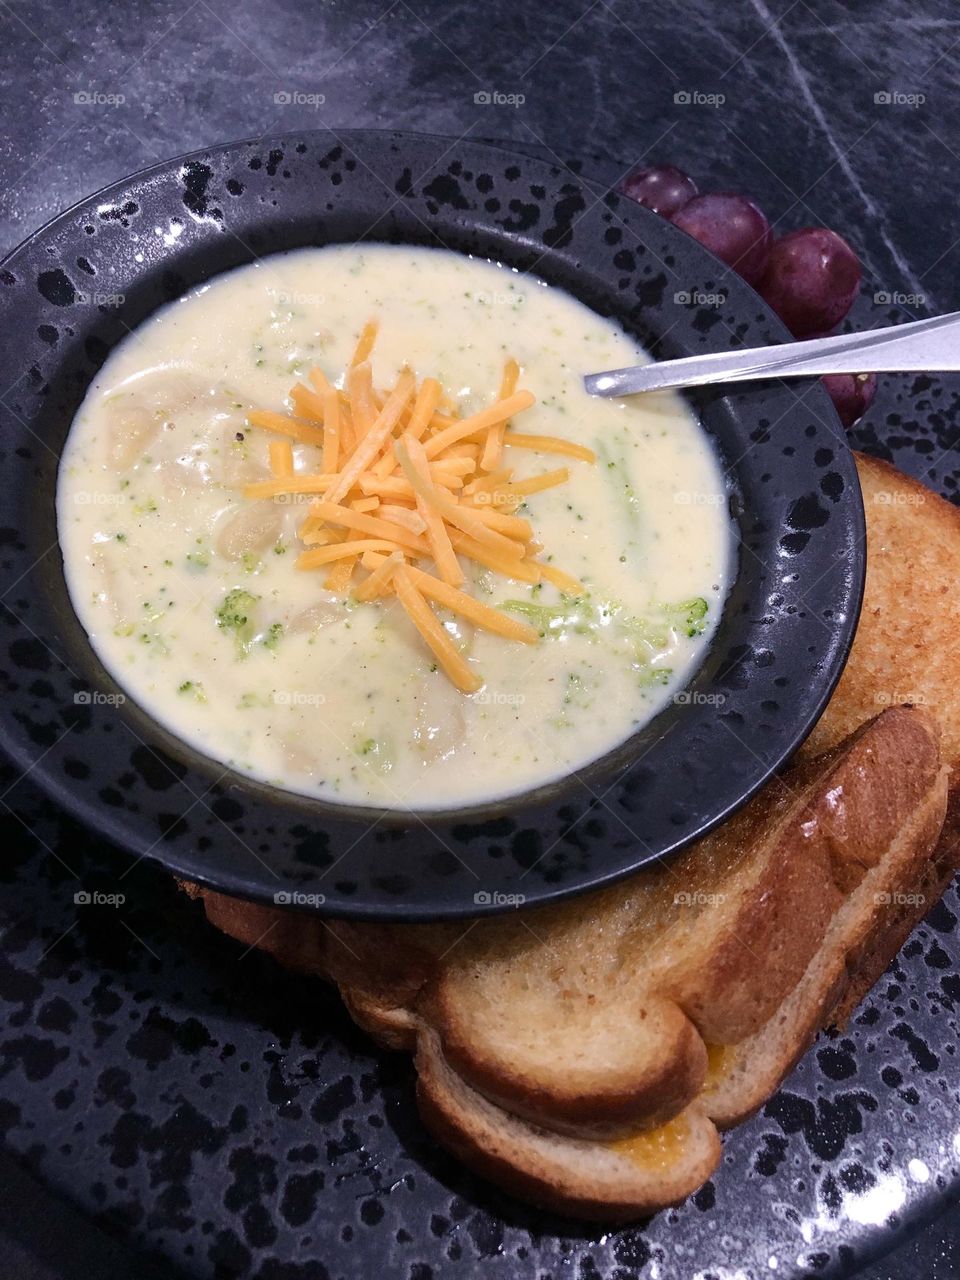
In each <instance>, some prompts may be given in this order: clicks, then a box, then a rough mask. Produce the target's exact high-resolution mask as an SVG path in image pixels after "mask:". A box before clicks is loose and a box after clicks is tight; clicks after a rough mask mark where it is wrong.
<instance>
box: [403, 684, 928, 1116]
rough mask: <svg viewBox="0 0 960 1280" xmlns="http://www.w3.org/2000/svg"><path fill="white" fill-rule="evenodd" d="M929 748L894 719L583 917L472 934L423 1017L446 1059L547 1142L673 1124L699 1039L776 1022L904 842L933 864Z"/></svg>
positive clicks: (902, 712)
mask: <svg viewBox="0 0 960 1280" xmlns="http://www.w3.org/2000/svg"><path fill="white" fill-rule="evenodd" d="M937 738H938V732H937V728H936V724H935V722H933V721H932V720H931V719H930V717H929V716H927V715H926V714H925V713H922V712H919V711H916V710H908V709H905V708H898V709H894V710H891V711H888V712H886V713H884V714H883V715H881V716H879V717H877V718H876V719H875V720H874V721H872V722H871V723H870V724H869V725H867V726H864V727H863V728H862V729H861V730H859V731H858V732H857V733H856V734H854V735H853V736H852V737H851V738H850V739H849V740H848V741H847V742H845V743H844V744H842V745H841V747H839V748H836V749H835V750H834V751H833V752H830V753H828V755H827V756H825V757H824V758H823V759H822V760H820V761H817V762H812V763H807V764H804V765H802V766H799V767H798V768H796V769H794V770H792V771H790V772H789V773H788V774H786V775H785V776H784V778H783V779H782V780H781V781H780V782H778V783H777V784H776V785H775V786H774V787H771V788H768V790H767V792H766V793H765V795H764V797H763V798H762V800H761V801H760V803H755V804H754V805H752V806H749V807H748V809H747V811H746V812H745V813H744V814H743V815H742V816H741V817H739V818H737V819H735V820H734V821H733V822H731V823H729V824H727V826H726V827H725V828H724V829H723V830H722V831H721V832H718V833H716V834H715V835H713V836H710V837H708V838H707V839H706V840H703V841H701V842H700V843H699V844H698V845H697V846H696V848H695V849H692V850H690V851H688V852H687V853H686V854H684V855H681V857H680V858H678V859H675V860H673V861H672V862H671V863H670V864H669V865H667V866H665V867H663V868H662V869H657V870H655V871H644V872H643V873H640V874H638V875H637V876H636V877H634V879H633V880H632V881H631V882H630V884H629V886H628V887H626V888H623V887H617V888H614V889H611V890H607V891H606V892H605V893H604V894H603V895H595V896H594V897H593V899H591V900H590V909H589V910H588V911H586V912H584V911H583V908H582V903H574V904H570V905H561V906H560V907H551V908H547V909H545V910H539V911H532V912H529V913H525V915H524V916H520V917H512V918H510V919H508V920H504V921H502V922H490V923H489V924H487V925H486V926H485V927H481V928H476V929H473V930H472V931H471V932H470V934H469V935H468V936H467V937H465V938H464V939H463V941H462V942H461V943H460V945H459V946H458V947H457V948H456V949H455V950H454V951H453V952H452V953H451V954H450V956H449V957H448V958H447V960H446V962H445V963H444V965H443V966H442V969H441V971H440V973H439V975H438V977H437V979H436V982H435V984H434V986H433V988H432V990H430V991H428V992H427V994H426V996H425V998H424V1000H423V1001H422V1002H421V1004H420V1006H419V1008H420V1011H421V1012H422V1014H423V1016H424V1018H425V1019H426V1020H427V1021H429V1022H430V1023H432V1024H433V1025H434V1026H435V1027H436V1028H437V1030H438V1032H439V1035H440V1039H441V1042H442V1047H443V1053H444V1056H445V1058H446V1060H447V1061H448V1062H449V1063H450V1065H451V1066H453V1067H454V1068H455V1069H456V1070H458V1071H459V1072H460V1073H461V1075H463V1077H464V1078H465V1080H466V1081H467V1082H468V1083H470V1084H471V1085H473V1087H474V1088H476V1089H477V1090H479V1091H480V1092H481V1093H483V1094H485V1095H486V1096H487V1097H488V1098H490V1099H491V1100H492V1101H494V1102H497V1103H499V1104H500V1105H502V1106H504V1107H507V1108H509V1109H510V1110H511V1111H513V1112H515V1113H516V1114H518V1115H521V1116H523V1117H525V1118H527V1119H528V1120H531V1121H533V1122H534V1123H537V1124H540V1125H544V1126H546V1127H548V1128H551V1129H554V1130H556V1131H558V1132H568V1133H575V1134H577V1135H578V1136H588V1135H593V1136H597V1137H601V1138H608V1137H613V1136H616V1135H618V1134H623V1133H628V1132H632V1131H635V1130H636V1129H637V1128H638V1127H640V1126H643V1125H656V1124H659V1123H661V1122H662V1121H663V1120H665V1119H667V1118H669V1117H670V1116H671V1115H674V1114H676V1112H677V1111H678V1110H679V1109H680V1108H682V1107H683V1106H685V1105H686V1104H687V1103H688V1102H690V1101H691V1100H692V1099H693V1098H694V1097H695V1096H696V1094H697V1093H698V1092H699V1090H700V1087H701V1085H702V1083H703V1081H704V1078H705V1075H706V1067H707V1056H706V1050H705V1047H704V1042H706V1043H708V1044H730V1043H735V1042H737V1041H741V1040H743V1039H745V1038H746V1037H748V1036H750V1035H753V1034H754V1033H756V1032H758V1031H759V1030H760V1029H761V1028H762V1027H764V1026H765V1025H766V1024H767V1022H768V1020H769V1019H770V1018H771V1016H772V1015H773V1014H774V1013H775V1012H776V1010H777V1009H778V1008H779V1007H780V1006H781V1004H782V1002H783V1000H784V999H785V997H786V996H787V995H788V994H789V993H790V992H791V991H792V990H793V989H794V988H795V987H796V985H797V983H798V982H799V981H800V980H801V978H802V977H803V975H804V974H805V972H806V970H807V968H808V965H809V964H810V962H811V960H812V959H813V958H814V957H815V956H816V955H817V953H818V951H819V949H820V948H821V947H822V946H823V943H824V940H825V938H826V937H827V936H828V933H829V930H830V928H831V926H832V924H833V922H834V921H835V919H836V918H837V916H838V913H839V912H841V909H842V908H843V907H844V906H845V905H846V903H847V902H848V898H849V895H850V894H851V891H852V890H853V889H855V888H856V887H857V886H858V885H859V884H860V883H861V881H863V880H864V879H866V878H868V877H869V874H870V873H871V871H875V872H876V878H877V880H878V882H879V881H883V882H884V883H886V880H887V879H888V878H889V877H890V876H891V875H892V874H894V871H893V867H892V864H891V857H892V851H893V850H895V849H898V848H899V846H898V845H897V843H896V842H897V841H898V839H900V838H901V836H902V840H903V845H902V848H903V851H904V854H905V856H907V855H909V856H912V857H913V858H914V859H920V860H925V859H926V858H927V857H928V855H929V854H930V851H931V849H932V848H933V846H934V844H935V843H936V838H937V835H938V834H939V830H940V826H941V825H942V822H943V815H944V812H945V808H946V773H945V771H944V770H942V769H941V765H940V758H939V750H938V745H937ZM841 799H842V803H841V802H840V801H841ZM921 810H922V811H923V812H924V813H925V814H929V821H928V823H927V824H926V825H924V826H922V829H921V828H919V827H917V826H916V825H915V820H916V815H917V814H918V812H920V811H921ZM931 824H932V825H934V826H935V829H933V830H930V829H929V827H930V825H931ZM912 871H913V874H914V875H916V874H918V873H917V869H916V866H915V865H914V866H913V867H912ZM897 884H899V881H898V882H897ZM678 886H683V888H679V887H678ZM889 891H890V892H891V893H894V892H895V891H896V886H895V885H891V886H890V889H889ZM878 892H879V890H878ZM857 918H858V919H859V918H860V917H859V916H858V917H857ZM842 936H844V937H845V936H846V935H845V934H843V935H842ZM761 975H762V980H758V978H760V976H761Z"/></svg>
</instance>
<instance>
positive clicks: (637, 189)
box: [620, 164, 697, 218]
mask: <svg viewBox="0 0 960 1280" xmlns="http://www.w3.org/2000/svg"><path fill="white" fill-rule="evenodd" d="M620 190H621V191H622V192H623V194H624V195H625V196H629V197H630V199H631V200H636V202H637V204H642V205H643V207H644V208H645V209H652V210H653V212H654V213H659V214H660V216H661V217H663V218H672V217H673V215H674V214H675V213H676V212H677V211H678V210H679V209H682V208H683V206H684V205H685V204H687V203H688V202H689V201H690V200H692V199H693V197H694V196H695V195H696V194H697V184H696V183H695V182H694V180H693V179H692V178H691V177H688V175H687V174H685V173H684V172H683V170H682V169H678V168H676V167H675V166H674V165H672V164H661V165H657V166H656V167H655V168H652V169H634V171H633V173H630V174H628V175H627V177H626V178H624V180H623V182H622V183H621V184H620Z"/></svg>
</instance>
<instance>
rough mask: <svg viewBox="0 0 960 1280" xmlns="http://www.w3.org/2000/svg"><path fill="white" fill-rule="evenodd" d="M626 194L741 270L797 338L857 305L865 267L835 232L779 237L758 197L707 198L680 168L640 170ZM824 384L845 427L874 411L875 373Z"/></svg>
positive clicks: (824, 328)
mask: <svg viewBox="0 0 960 1280" xmlns="http://www.w3.org/2000/svg"><path fill="white" fill-rule="evenodd" d="M621 191H622V192H623V194H624V195H627V196H629V197H630V198H631V199H632V200H636V202H637V203H638V204H642V205H643V206H644V208H646V209H652V210H653V212H654V213H658V214H660V216H661V217H663V218H669V220H670V221H671V222H672V223H673V224H674V225H675V226H677V227H679V228H680V229H681V230H682V231H686V232H687V234H688V235H691V236H693V238H694V239H695V240H699V241H700V243H701V244H702V245H705V246H706V248H708V249H709V250H710V251H711V252H712V253H715V254H716V256H717V257H718V258H720V259H721V260H722V261H723V262H725V263H726V264H727V265H728V266H730V267H733V268H734V270H736V271H737V272H738V273H739V274H740V275H741V276H743V278H744V280H746V281H747V283H748V284H751V285H753V287H754V288H755V289H756V290H757V292H758V293H759V294H760V295H761V297H763V298H764V299H765V301H766V302H768V303H769V305H770V306H771V307H772V308H773V310H774V311H775V312H776V313H777V315H778V316H779V317H780V319H781V320H782V321H783V322H784V324H785V325H786V326H787V328H788V329H789V330H790V332H791V333H792V334H793V336H794V337H795V338H812V337H815V336H819V335H822V334H826V333H829V331H830V330H831V329H833V328H835V327H836V326H837V325H838V324H839V323H840V321H841V320H842V319H843V318H844V316H845V315H846V314H847V312H848V311H849V310H850V308H851V307H852V306H853V301H854V299H855V298H856V296H857V291H858V290H859V288H860V262H859V260H858V258H857V255H856V254H855V253H854V251H853V249H851V248H850V246H849V244H847V242H846V240H844V238H843V237H842V236H839V235H837V233H836V232H835V231H830V230H829V229H828V228H826V227H803V228H801V229H800V230H799V231H789V232H788V233H787V234H786V235H784V236H780V237H779V238H778V239H775V238H774V235H773V231H772V230H771V227H770V223H769V222H768V221H767V219H766V217H765V216H764V214H763V211H762V210H761V209H759V208H758V207H757V206H756V205H755V204H754V202H753V201H752V200H749V199H748V198H747V197H746V196H743V195H739V194H738V193H737V192H734V191H710V192H706V193H704V194H703V195H701V194H700V192H699V191H698V189H697V184H696V183H695V182H694V180H693V179H692V178H691V177H690V176H689V175H688V174H686V173H684V172H683V171H682V170H681V169H677V168H676V167H675V166H674V165H672V164H668V165H658V166H656V167H654V168H646V169H635V170H634V171H633V173H631V174H630V175H629V176H628V177H627V178H626V179H625V180H624V182H623V184H622V186H621ZM823 383H824V386H825V387H826V389H827V391H828V393H829V395H830V398H831V400H832V401H833V403H834V406H835V408H836V410H837V413H838V414H839V416H840V420H841V422H842V423H843V425H844V426H845V427H849V426H852V425H853V423H855V422H856V421H857V419H858V418H860V417H861V416H862V414H864V413H865V412H866V410H867V409H868V408H869V407H870V405H871V404H872V402H873V397H874V395H875V394H876V389H877V379H876V375H875V374H833V375H831V376H830V377H827V378H824V379H823Z"/></svg>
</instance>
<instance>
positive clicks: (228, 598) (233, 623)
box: [217, 587, 260, 658]
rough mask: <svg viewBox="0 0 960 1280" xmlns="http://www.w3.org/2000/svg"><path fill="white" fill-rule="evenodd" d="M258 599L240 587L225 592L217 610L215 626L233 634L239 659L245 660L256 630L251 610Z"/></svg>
mask: <svg viewBox="0 0 960 1280" xmlns="http://www.w3.org/2000/svg"><path fill="white" fill-rule="evenodd" d="M259 599H260V597H259V596H255V595H254V594H253V593H252V592H250V591H244V590H243V588H242V587H235V588H234V589H233V591H228V592H227V594H226V595H225V596H224V598H223V603H222V604H221V605H220V608H219V609H218V610H217V626H218V627H221V628H222V629H223V630H224V631H232V632H233V640H234V644H235V645H236V648H237V657H239V658H245V657H246V656H247V653H248V652H249V650H250V644H251V642H252V640H253V636H254V632H255V630H256V625H255V623H254V620H253V610H254V608H255V606H256V603H257V601H258V600H259Z"/></svg>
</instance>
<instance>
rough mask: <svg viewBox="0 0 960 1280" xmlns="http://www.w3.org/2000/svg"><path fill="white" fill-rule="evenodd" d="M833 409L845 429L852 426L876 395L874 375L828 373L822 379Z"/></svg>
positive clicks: (875, 377) (875, 376) (875, 378)
mask: <svg viewBox="0 0 960 1280" xmlns="http://www.w3.org/2000/svg"><path fill="white" fill-rule="evenodd" d="M823 385H824V386H825V387H826V389H827V393H828V395H829V396H830V399H831V400H832V401H833V407H834V408H835V409H836V411H837V414H838V415H839V417H840V421H841V422H842V423H843V425H844V426H845V427H852V426H853V424H854V423H855V422H856V421H857V420H858V419H859V418H862V417H863V415H864V414H865V413H866V412H867V410H868V409H869V408H870V406H871V405H872V404H873V397H874V396H875V395H876V394H877V375H876V374H875V373H828V374H827V376H826V377H825V378H824V379H823Z"/></svg>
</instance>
